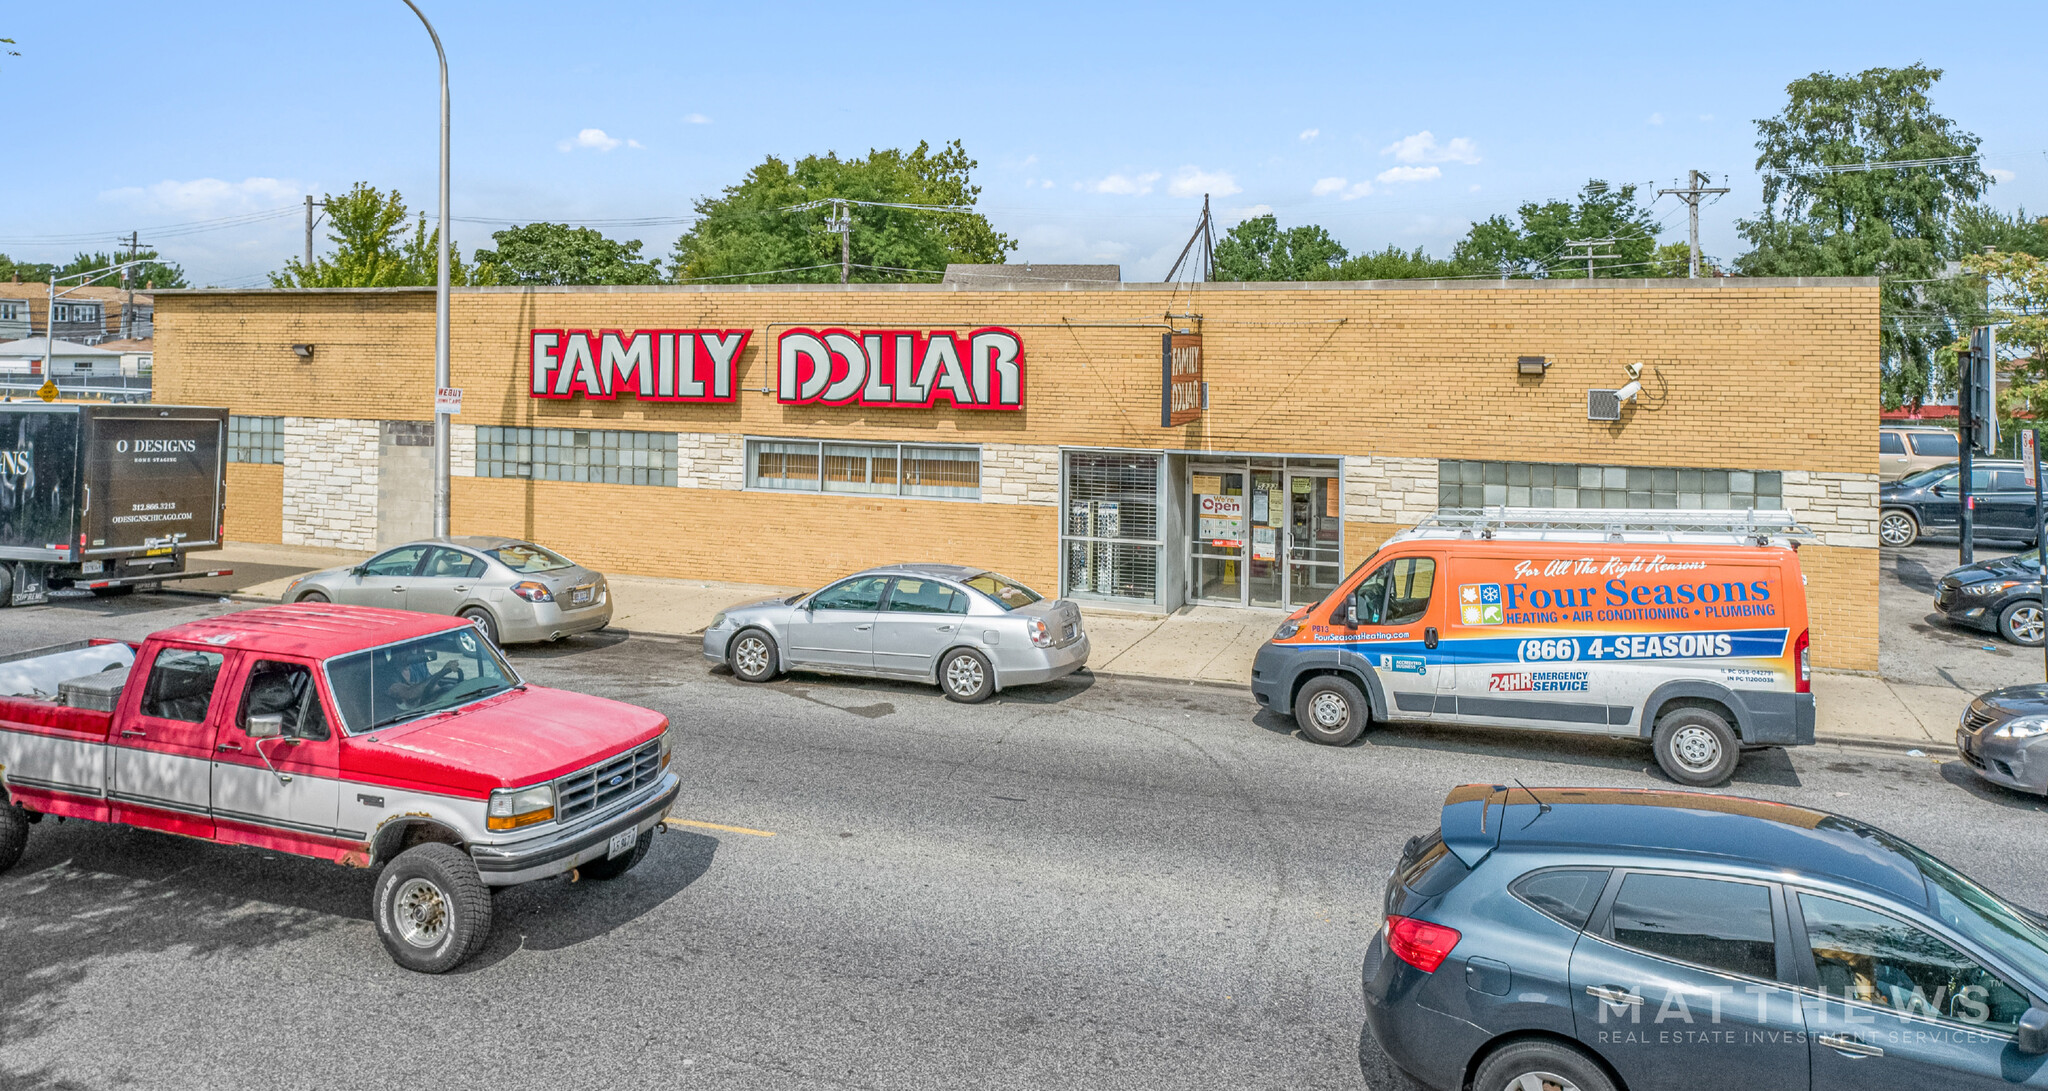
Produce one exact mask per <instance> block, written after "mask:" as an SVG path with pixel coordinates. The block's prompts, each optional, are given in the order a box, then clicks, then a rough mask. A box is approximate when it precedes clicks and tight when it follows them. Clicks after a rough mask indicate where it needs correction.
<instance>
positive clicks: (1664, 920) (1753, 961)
mask: <svg viewBox="0 0 2048 1091" xmlns="http://www.w3.org/2000/svg"><path fill="white" fill-rule="evenodd" d="M1612 921H1613V923H1612V925H1611V929H1612V931H1613V934H1614V942H1616V943H1619V944H1622V945H1623V946H1626V947H1633V948H1635V949H1636V950H1638V951H1644V952H1647V953H1649V954H1652V955H1659V956H1662V957H1664V958H1668V959H1673V960H1675V961H1678V962H1690V963H1692V964H1694V965H1696V966H1705V967H1707V968H1708V969H1713V970H1721V971H1725V972H1727V973H1734V974H1743V975H1746V976H1749V977H1758V978H1764V979H1766V980H1772V979H1775V978H1776V977H1777V976H1778V951H1777V930H1776V928H1775V927H1774V926H1773V925H1772V923H1771V891H1770V888H1768V887H1765V886H1761V885H1759V884H1756V883H1738V882H1732V881H1730V880H1726V879H1704V878H1696V877H1693V876H1689V875H1649V874H1640V873H1639V874H1634V875H1630V876H1628V877H1626V878H1624V879H1622V881H1621V890H1620V891H1618V892H1617V893H1616V894H1615V896H1614V907H1613V910H1612Z"/></svg>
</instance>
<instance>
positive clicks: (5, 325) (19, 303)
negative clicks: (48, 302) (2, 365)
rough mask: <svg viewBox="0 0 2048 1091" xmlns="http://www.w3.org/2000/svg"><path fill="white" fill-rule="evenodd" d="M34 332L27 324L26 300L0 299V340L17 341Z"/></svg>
mask: <svg viewBox="0 0 2048 1091" xmlns="http://www.w3.org/2000/svg"><path fill="white" fill-rule="evenodd" d="M34 332H35V330H33V329H30V328H29V324H28V300H26V299H0V341H19V340H21V339H22V338H24V337H27V336H28V335H29V334H32V333H34Z"/></svg>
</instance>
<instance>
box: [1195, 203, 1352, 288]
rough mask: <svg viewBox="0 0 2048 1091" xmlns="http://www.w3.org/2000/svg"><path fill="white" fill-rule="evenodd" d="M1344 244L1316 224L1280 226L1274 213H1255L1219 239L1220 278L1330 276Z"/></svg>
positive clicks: (1340, 258) (1304, 278)
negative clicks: (1261, 214)
mask: <svg viewBox="0 0 2048 1091" xmlns="http://www.w3.org/2000/svg"><path fill="white" fill-rule="evenodd" d="M1346 256H1347V255H1346V251H1345V249H1344V247H1343V246H1342V245H1341V244H1339V243H1338V242H1337V240H1336V239H1333V238H1331V237H1330V233H1329V232H1328V231H1325V230H1323V229H1322V228H1321V227H1318V226H1316V225H1315V224H1303V225H1301V226H1300V227H1290V228H1288V229H1287V230H1285V231H1282V230H1281V229H1280V221H1279V220H1278V219H1276V218H1274V216H1273V214H1272V213H1270V212H1269V213H1267V214H1266V215H1264V216H1254V217H1252V218H1251V219H1249V220H1245V221H1244V222H1242V223H1240V224H1238V225H1237V226H1235V227H1233V228H1231V229H1230V230H1229V231H1226V232H1224V234H1223V238H1221V239H1219V240H1217V242H1216V255H1215V257H1216V272H1215V279H1217V280H1329V279H1330V278H1331V277H1332V276H1334V275H1335V273H1336V267H1337V265H1338V263H1340V262H1342V261H1343V260H1344V258H1345V257H1346Z"/></svg>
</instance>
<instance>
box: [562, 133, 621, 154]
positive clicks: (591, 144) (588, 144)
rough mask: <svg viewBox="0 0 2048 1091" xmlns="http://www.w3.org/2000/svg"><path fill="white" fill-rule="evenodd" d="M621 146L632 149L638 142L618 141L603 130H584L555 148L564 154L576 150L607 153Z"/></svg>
mask: <svg viewBox="0 0 2048 1091" xmlns="http://www.w3.org/2000/svg"><path fill="white" fill-rule="evenodd" d="M621 144H624V145H626V146H627V147H632V148H637V147H640V142H639V141H637V140H620V139H619V138H618V137H616V136H612V135H611V134H609V133H607V132H605V131H604V130H603V129H584V130H583V131H581V132H579V133H577V134H576V135H575V136H574V137H572V138H571V139H568V140H564V141H562V142H561V143H559V144H556V145H555V147H557V148H560V149H561V150H563V151H565V152H567V151H574V150H576V149H577V148H591V149H594V150H596V151H601V152H608V151H611V150H612V149H613V148H616V147H618V146H619V145H621Z"/></svg>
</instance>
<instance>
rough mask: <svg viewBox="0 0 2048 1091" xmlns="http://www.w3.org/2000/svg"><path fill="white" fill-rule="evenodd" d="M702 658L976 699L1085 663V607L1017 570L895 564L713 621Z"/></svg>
mask: <svg viewBox="0 0 2048 1091" xmlns="http://www.w3.org/2000/svg"><path fill="white" fill-rule="evenodd" d="M704 658H706V659H709V660H711V661H713V662H716V663H724V664H726V665H728V666H730V667H731V668H732V672H733V673H734V674H735V675H738V676H739V677H740V678H742V679H744V680H746V681H749V682H766V681H768V680H769V679H771V678H773V677H775V676H776V675H777V674H780V673H781V672H783V671H785V670H797V669H802V670H814V671H824V672H826V673H830V674H857V675H865V676H868V677H874V678H903V679H909V680H914V681H921V682H934V683H937V684H938V686H939V688H940V689H941V690H943V691H945V694H946V696H947V697H949V698H951V699H952V700H955V701H961V702H964V703H967V704H972V703H974V702H976V701H984V700H987V699H988V697H989V695H991V694H993V693H995V692H996V691H997V690H998V689H1001V688H1003V687H1005V686H1021V685H1027V684H1029V683H1032V682H1049V681H1051V680H1052V679H1055V678H1058V677H1061V676H1062V675H1066V674H1071V673H1073V672H1074V671H1077V670H1080V669H1081V667H1082V666H1083V665H1084V664H1086V663H1087V662H1088V634H1087V633H1085V632H1083V631H1082V629H1081V611H1080V609H1079V608H1078V607H1076V606H1075V605H1074V604H1073V603H1071V602H1067V601H1065V600H1058V601H1048V600H1046V599H1045V598H1043V597H1041V596H1040V595H1039V594H1038V593H1037V592H1036V591H1033V590H1031V589H1030V588H1029V587H1026V586H1024V585H1023V584H1021V583H1018V582H1017V581H1015V580H1011V579H1007V578H1005V577H1003V576H999V575H997V574H995V573H994V572H989V571H986V570H984V569H979V568H965V567H962V566H960V565H954V564H897V565H888V566H886V567H883V568H870V569H868V570H867V571H865V572H857V573H855V574H853V575H851V576H848V577H847V578H845V579H843V580H840V581H839V582H838V583H835V584H832V585H830V586H828V587H825V588H824V589H822V590H819V591H814V592H810V593H807V594H802V595H791V596H790V597H789V598H786V599H767V600H765V601H761V602H751V603H747V604H746V605H744V606H735V607H733V608H731V609H729V610H726V611H725V612H723V613H721V614H719V615H718V616H716V617H714V618H712V619H711V625H710V627H709V628H707V629H706V630H705V631H704Z"/></svg>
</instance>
